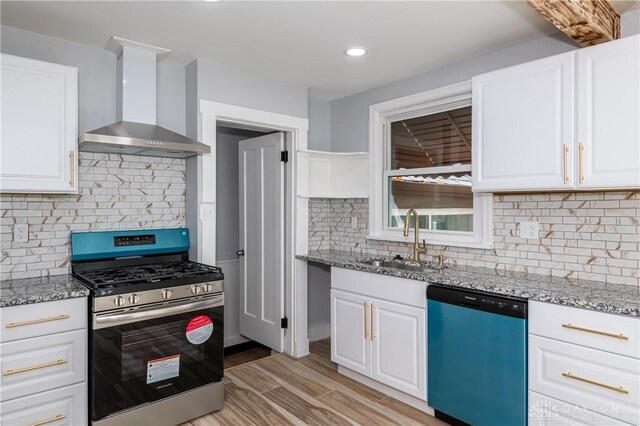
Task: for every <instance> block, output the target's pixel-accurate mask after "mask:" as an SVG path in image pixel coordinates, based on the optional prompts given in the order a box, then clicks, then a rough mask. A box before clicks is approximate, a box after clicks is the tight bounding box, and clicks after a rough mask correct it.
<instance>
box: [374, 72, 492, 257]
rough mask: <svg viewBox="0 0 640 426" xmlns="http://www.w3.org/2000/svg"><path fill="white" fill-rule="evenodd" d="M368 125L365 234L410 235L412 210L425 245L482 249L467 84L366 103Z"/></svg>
mask: <svg viewBox="0 0 640 426" xmlns="http://www.w3.org/2000/svg"><path fill="white" fill-rule="evenodd" d="M370 126H371V127H370V141H369V153H370V156H371V158H370V183H369V185H370V199H369V216H370V225H369V237H370V238H371V239H381V240H392V241H413V235H410V236H409V237H405V236H404V235H403V234H402V228H403V226H404V221H405V216H406V213H407V212H408V211H409V210H410V209H412V208H413V209H416V210H417V212H418V216H419V218H420V220H419V224H420V234H421V238H424V239H426V241H427V243H428V244H438V245H451V246H461V247H478V248H488V247H490V246H491V242H492V234H493V229H492V214H491V209H492V202H491V195H490V194H474V193H473V192H472V188H471V160H472V150H473V141H472V113H471V84H470V83H469V82H466V83H461V84H456V85H453V86H448V87H444V88H441V89H436V90H432V91H429V92H424V93H420V94H417V95H413V96H408V97H405V98H400V99H395V100H392V101H388V102H383V103H380V104H376V105H372V106H371V108H370ZM410 220H411V222H410V225H411V228H412V229H413V226H414V224H413V218H411V219H410Z"/></svg>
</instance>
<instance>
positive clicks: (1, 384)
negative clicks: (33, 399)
mask: <svg viewBox="0 0 640 426" xmlns="http://www.w3.org/2000/svg"><path fill="white" fill-rule="evenodd" d="M0 351H1V352H2V359H0V371H1V373H0V374H2V376H1V378H0V401H8V400H11V399H14V398H20V397H23V396H27V395H32V394H35V393H37V392H43V391H47V390H50V389H55V388H59V387H61V386H68V385H72V384H75V383H79V382H84V381H85V380H86V377H87V331H86V330H76V331H69V332H67V333H59V334H53V335H51V336H44V337H34V338H33V339H27V340H21V341H18V342H9V343H2V344H0Z"/></svg>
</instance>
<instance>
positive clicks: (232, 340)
mask: <svg viewBox="0 0 640 426" xmlns="http://www.w3.org/2000/svg"><path fill="white" fill-rule="evenodd" d="M246 342H250V340H249V339H247V338H246V337H242V336H241V335H239V334H238V335H237V336H231V337H225V338H224V347H225V348H228V347H229V346H235V345H239V344H241V343H246Z"/></svg>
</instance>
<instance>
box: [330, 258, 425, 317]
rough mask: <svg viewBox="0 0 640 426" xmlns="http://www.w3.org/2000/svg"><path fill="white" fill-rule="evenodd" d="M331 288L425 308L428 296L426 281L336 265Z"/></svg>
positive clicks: (332, 271) (333, 270)
mask: <svg viewBox="0 0 640 426" xmlns="http://www.w3.org/2000/svg"><path fill="white" fill-rule="evenodd" d="M331 288H332V289H336V290H343V291H348V292H351V293H358V294H361V295H363V296H368V297H374V298H376V299H382V300H388V301H390V302H395V303H400V304H402V305H409V306H415V307H416V308H423V309H424V306H425V303H426V298H427V295H426V291H427V283H426V282H422V281H414V280H408V279H405V278H397V277H389V276H386V275H380V274H374V273H371V272H360V271H352V270H350V269H344V268H336V267H333V268H331Z"/></svg>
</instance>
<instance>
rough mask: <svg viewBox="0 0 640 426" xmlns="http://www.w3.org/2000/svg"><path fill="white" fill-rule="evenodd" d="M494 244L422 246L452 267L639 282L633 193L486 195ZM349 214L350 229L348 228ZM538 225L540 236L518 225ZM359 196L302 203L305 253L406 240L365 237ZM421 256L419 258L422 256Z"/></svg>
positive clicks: (381, 251)
mask: <svg viewBox="0 0 640 426" xmlns="http://www.w3.org/2000/svg"><path fill="white" fill-rule="evenodd" d="M493 209H494V210H493V221H494V248H493V249H489V250H486V249H471V248H463V247H452V246H433V245H431V246H428V249H429V252H428V255H438V254H442V255H444V256H445V258H446V259H447V260H446V261H447V262H449V263H452V264H459V265H468V266H479V267H485V268H493V269H498V270H507V271H518V272H526V273H531V274H542V275H551V276H560V277H568V278H578V279H589V280H595V281H602V282H608V283H620V284H629V285H636V286H639V285H640V191H626V192H589V193H551V194H514V195H494V205H493ZM351 217H357V218H358V228H357V229H353V228H351ZM523 221H537V222H539V223H540V239H539V240H532V239H531V240H529V239H522V238H519V237H518V236H517V235H518V226H519V225H518V224H519V222H523ZM368 222H369V204H368V200H367V199H366V198H351V199H323V198H314V199H310V201H309V250H319V249H340V250H351V251H353V252H354V253H362V254H365V253H366V254H371V255H376V256H391V255H396V254H401V255H402V256H407V255H408V254H409V253H410V249H411V244H407V243H402V242H389V241H380V240H369V239H367V237H368ZM428 255H427V257H426V258H427V259H428Z"/></svg>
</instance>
